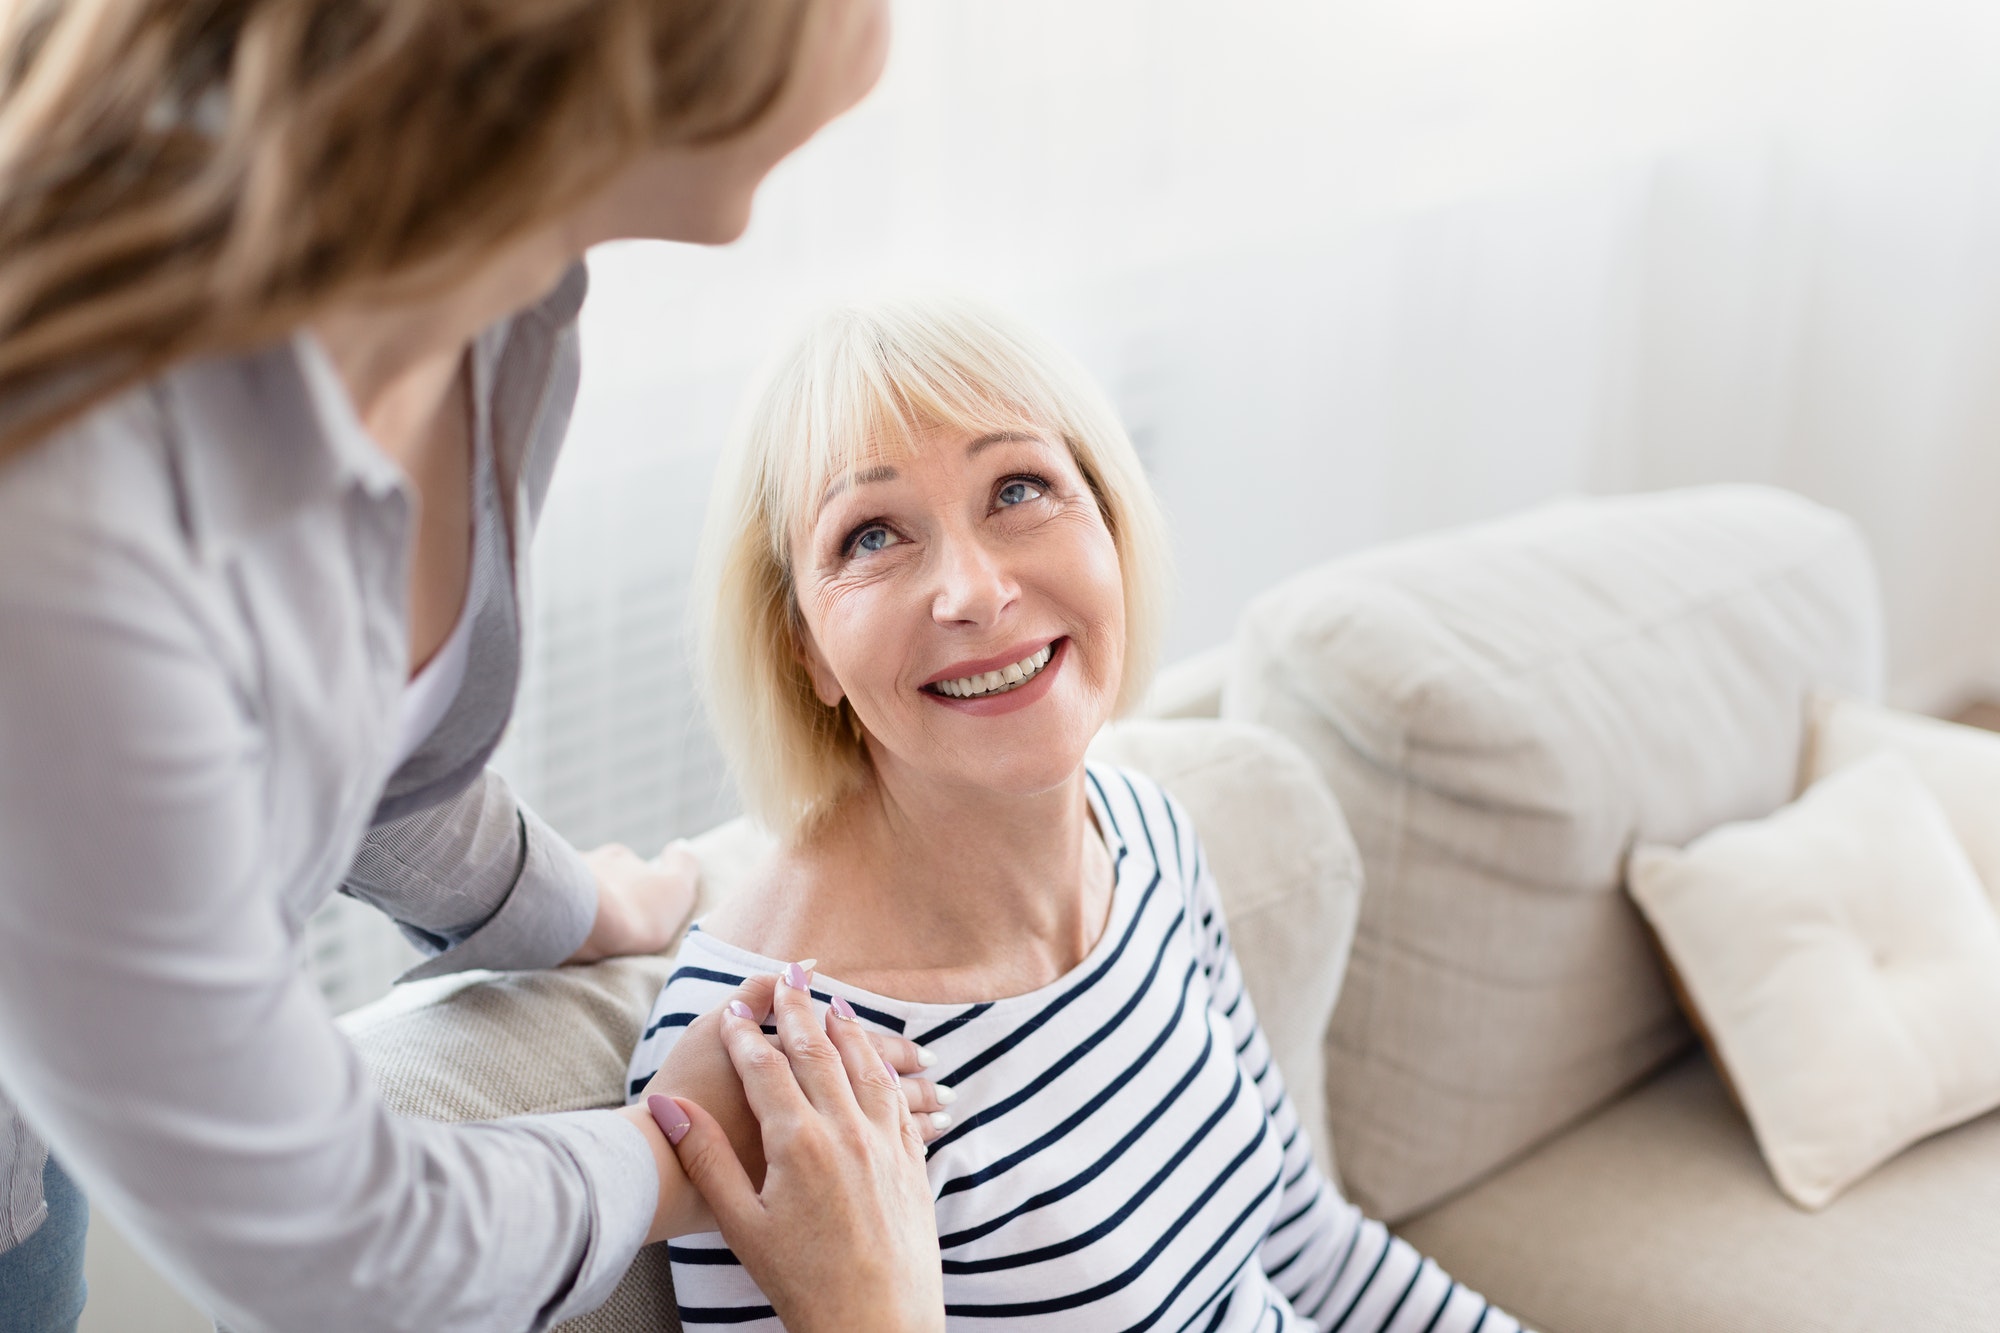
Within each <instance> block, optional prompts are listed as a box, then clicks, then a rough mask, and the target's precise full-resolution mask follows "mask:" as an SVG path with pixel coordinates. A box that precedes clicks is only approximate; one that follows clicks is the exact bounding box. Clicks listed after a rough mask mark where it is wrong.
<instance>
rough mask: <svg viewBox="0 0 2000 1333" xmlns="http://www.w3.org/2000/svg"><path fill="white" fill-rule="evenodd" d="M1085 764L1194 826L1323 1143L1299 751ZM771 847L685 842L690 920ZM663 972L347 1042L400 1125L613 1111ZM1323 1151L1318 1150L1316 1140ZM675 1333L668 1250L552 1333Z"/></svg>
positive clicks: (466, 1010)
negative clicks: (1116, 772) (1170, 805)
mask: <svg viewBox="0 0 2000 1333" xmlns="http://www.w3.org/2000/svg"><path fill="white" fill-rule="evenodd" d="M1097 757H1100V758H1103V759H1106V760H1108V761H1111V762H1116V763H1121V764H1127V765H1130V766H1131V767H1133V768H1136V769H1139V770H1141V771H1143V772H1145V773H1147V774H1148V775H1150V776H1152V777H1153V778H1154V779H1156V780H1157V781H1159V782H1160V783H1161V784H1162V785H1163V786H1165V787H1166V789H1167V790H1168V791H1170V792H1172V793H1173V794H1174V795H1175V796H1176V797H1178V798H1179V799H1180V801H1181V803H1182V804H1183V805H1184V806H1185V807H1186V808H1187V810H1188V813H1189V814H1190V815H1191V816H1192V817H1193V820H1194V825H1195V828H1196V830H1197V831H1198V832H1200V834H1201V836H1202V840H1203V843H1204V845H1205V847H1206V850H1207V852H1208V858H1209V864H1210V865H1211V866H1212V867H1213V869H1214V871H1215V877H1216V883H1217V885H1218V887H1219V888H1220V890H1221V893H1222V900H1223V908H1224V911H1225V913H1226V914H1227V917H1228V921H1229V928H1230V931H1231V934H1232V937H1233V939H1234V943H1235V947H1236V952H1237V956H1238V958H1239V959H1240V960H1241V962H1242V965H1243V972H1244V977H1245V979H1246V981H1247V983H1248V985H1249V988H1250V993H1251V997H1252V999H1253V1000H1255V1002H1256V1003H1257V1005H1258V1010H1259V1014H1260V1017H1261V1018H1262V1019H1263V1022H1264V1025H1265V1031H1266V1033H1267V1035H1268V1037H1269V1039H1270V1042H1271V1046H1272V1049H1273V1052H1274V1054H1275V1055H1276V1057H1277V1060H1278V1064H1279V1067H1280V1068H1281V1069H1282V1070H1283V1071H1284V1073H1285V1076H1286V1079H1287V1081H1288V1082H1289V1084H1290V1085H1291V1087H1292V1088H1293V1089H1294V1091H1295V1093H1296V1094H1297V1095H1298V1096H1299V1099H1300V1106H1299V1111H1300V1115H1301V1117H1302V1118H1304V1119H1305V1120H1306V1122H1307V1123H1308V1124H1309V1125H1313V1126H1314V1127H1315V1128H1320V1127H1321V1125H1322V1123H1323V1117H1321V1116H1320V1115H1318V1114H1317V1112H1316V1110H1315V1109H1313V1108H1316V1106H1317V1096H1316V1090H1317V1089H1318V1088H1319V1087H1320V1086H1321V1084H1322V1078H1321V1071H1320V1064H1319V1060H1320V1055H1319V1034H1320V1032H1321V1031H1322V1030H1323V1029H1324V1027H1325V1025H1326V1018H1327V1010H1328V1009H1329V1008H1330V1007H1331V1006H1332V1003H1333V997H1334V995H1335V993H1336V992H1337V991H1338V990H1339V986H1340V976H1341V971H1342V969H1343V967H1344V966H1345V963H1346V956H1347V945H1348V943H1349V941H1350V940H1351V938H1352V935H1353V930H1354V922H1355V918H1356V915H1357V913H1358V908H1359V898H1360V894H1361V884H1360V877H1359V861H1358V858H1357V856H1356V853H1355V851H1354V845H1353V842H1352V840H1351V839H1350V838H1349V837H1348V834H1347V829H1346V825H1345V824H1344V823H1343V822H1342V820H1341V817H1340V812H1339V810H1338V808H1337V807H1336V806H1335V805H1334V803H1333V800H1332V798H1331V797H1330V796H1329V795H1328V794H1327V792H1326V789H1325V786H1324V784H1323V783H1322V782H1321V781H1320V779H1319V778H1318V776H1317V774H1316V773H1315V771H1314V769H1313V766H1312V765H1311V764H1310V763H1309V762H1308V761H1307V760H1306V759H1305V757H1304V756H1303V755H1301V754H1300V753H1299V752H1298V751H1297V750H1296V749H1294V748H1293V747H1291V746H1290V745H1288V744H1287V743H1286V742H1284V741H1283V740H1281V739H1280V738H1279V737H1277V736H1274V735H1272V734H1271V733H1270V732H1268V731H1265V730H1263V729H1262V728H1259V727H1254V726H1248V725H1244V724H1241V723H1233V724H1232V723H1223V722H1214V721H1176V722H1143V723H1129V724H1125V725H1123V726H1121V727H1118V728H1114V729H1113V730H1112V732H1111V733H1110V734H1108V735H1107V736H1106V737H1105V738H1103V740H1102V741H1101V742H1100V745H1099V750H1098V755H1097ZM768 845H769V844H768V842H767V841H766V840H765V839H764V838H763V837H762V836H761V835H760V834H758V833H757V832H756V830H755V829H754V828H753V827H752V826H751V825H749V824H748V823H747V822H745V821H742V820H737V821H734V822H732V823H730V824H725V825H723V826H722V827H721V828H718V829H715V830H713V831H711V832H709V833H707V834H704V835H703V836H702V837H700V838H697V839H695V840H694V841H693V843H692V846H693V849H694V852H695V855H696V856H697V858H698V859H699V860H700V861H701V865H702V881H703V882H702V897H701V903H700V904H699V905H698V906H697V909H696V910H697V911H698V912H699V911H702V910H706V907H707V906H708V905H711V904H713V903H714V902H716V901H718V900H719V899H720V898H721V897H723V896H724V895H726V894H727V893H728V892H729V891H730V889H731V888H732V887H733V886H734V885H735V884H737V883H739V882H741V880H742V878H743V877H744V875H745V874H747V873H748V871H749V870H750V869H751V868H752V867H753V866H754V865H755V864H756V862H757V860H758V859H759V858H760V857H761V856H762V855H763V854H764V852H765V851H766V850H767V848H768ZM669 970H670V960H669V959H668V958H666V957H646V958H621V959H614V960H612V961H609V962H604V963H597V964H594V965H591V966H588V967H566V968H561V969H558V970H556V971H550V972H524V973H511V974H493V973H475V974H472V975H469V976H465V977H446V978H440V979H438V980H436V981H427V982H417V983H413V984H410V985H406V986H400V987H398V988H397V989H396V991H395V992H394V993H392V994H391V995H390V996H389V997H388V998H386V999H384V1000H381V1001H379V1002H377V1003H375V1004H372V1005H368V1006H366V1007H364V1008H362V1009H358V1010H356V1011H354V1012H353V1013H351V1014H348V1015H346V1016H345V1017H344V1018H343V1019H342V1020H341V1024H342V1026H343V1027H344V1028H345V1029H346V1030H347V1032H348V1034H349V1036H350V1037H351V1038H352V1039H353V1041H354V1044H355V1046H356V1048H357V1049H358V1050H359V1051H360V1053H361V1056H362V1059H363V1060H364V1062H365V1063H366V1064H367V1066H368V1068H369V1070H370V1072H371V1074H372V1075H373V1077H374V1079H375V1082H376V1084H377V1086H378V1087H379V1088H380V1089H381V1091H382V1094H383V1096H384V1098H385V1099H386V1100H387V1101H388V1103H389V1105H390V1106H391V1107H392V1108H393V1109H395V1110H397V1111H400V1112H402V1113H404V1114H408V1115H420V1116H425V1117H429V1118H433V1119H442V1120H476V1119H490V1118H495V1117H499V1116H507V1115H520V1114H530V1113H535V1112H541V1111H566V1110H578V1109H582V1108H586V1107H594V1106H615V1105H619V1104H621V1103H622V1102H623V1100H624V1098H623V1083H624V1076H625V1065H626V1061H627V1060H628V1059H629V1058H630V1057H631V1053H632V1045H633V1043H634V1042H635V1041H636V1040H637V1038H638V1032H639V1025H640V1023H641V1022H642V1021H643V1019H644V1017H645V1015H646V1012H647V1010H648V1008H649V1007H650V1006H651V1005H652V1002H653V998H654V996H655V995H657V994H658V992H659V988H660V986H661V984H662V983H663V982H665V980H666V978H667V974H668V972H669ZM1317 1143H1318V1146H1320V1147H1322V1148H1324V1147H1325V1141H1324V1134H1323V1129H1322V1131H1321V1134H1320V1136H1318V1140H1317ZM1327 1160H1328V1161H1329V1164H1330V1158H1329V1159H1327ZM678 1327H679V1322H678V1320H677V1318H676V1316H675V1313H674V1301H673V1288H672V1283H671V1278H670V1275H669V1270H668V1265H667V1259H666V1247H665V1246H663V1245H655V1246H649V1247H647V1248H646V1249H644V1250H642V1251H641V1252H640V1254H639V1258H638V1260H637V1261H636V1262H635V1263H634V1264H633V1266H632V1269H631V1270H630V1271H629V1272H628V1273H627V1274H626V1276H625V1280H624V1281H623V1282H622V1283H621V1284H620V1285H619V1287H618V1289H617V1291H616V1292H615V1293H614V1294H613V1296H612V1297H611V1299H610V1300H609V1301H608V1302H606V1303H605V1304H604V1305H603V1306H601V1307H599V1308H598V1309H597V1310H594V1311H592V1312H591V1313H589V1314H587V1315H584V1316H582V1317H580V1318H577V1319H573V1320H570V1321H568V1322H567V1323H565V1324H563V1325H561V1328H562V1329H564V1330H567V1333H642V1331H643V1333H660V1331H661V1330H674V1329H677V1328H678Z"/></svg>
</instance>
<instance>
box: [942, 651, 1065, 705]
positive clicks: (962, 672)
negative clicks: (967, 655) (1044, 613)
mask: <svg viewBox="0 0 2000 1333" xmlns="http://www.w3.org/2000/svg"><path fill="white" fill-rule="evenodd" d="M1062 642H1063V640H1062V639H1059V638H1058V639H1029V640H1027V641H1025V642H1023V643H1020V644H1017V645H1015V646H1014V647H1013V648H1010V649H1008V650H1007V651H1006V652H1003V653H996V654H994V655H993V656H991V657H982V658H976V659H968V660H966V661H963V662H954V663H952V664H951V665H950V666H948V667H946V668H945V669H944V670H942V671H940V672H938V673H937V674H936V675H934V676H932V677H931V678H930V679H928V680H926V681H924V682H923V683H922V684H921V685H919V686H918V687H917V688H919V689H921V690H923V691H925V692H926V693H929V694H939V695H943V696H944V697H945V698H948V699H974V698H978V697H980V696H981V695H985V694H993V693H998V692H1000V691H1001V690H1003V689H1004V688H1006V687H1008V686H1015V687H1018V686H1020V685H1022V684H1025V683H1026V682H1027V681H1030V680H1033V679H1034V678H1035V676H1036V675H1037V674H1038V673H1039V672H1040V671H1042V670H1043V669H1044V668H1046V667H1047V666H1048V664H1049V661H1050V659H1051V658H1052V657H1053V656H1054V654H1055V651H1056V649H1057V648H1058V647H1060V646H1061V644H1062Z"/></svg>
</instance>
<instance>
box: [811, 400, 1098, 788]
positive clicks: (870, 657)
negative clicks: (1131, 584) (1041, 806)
mask: <svg viewBox="0 0 2000 1333" xmlns="http://www.w3.org/2000/svg"><path fill="white" fill-rule="evenodd" d="M792 560H793V568H794V569H795V570H796V575H795V578H796V584H797V589H798V599H799V607H800V610H801V612H802V613H803V616H804V620H805V626H806V631H807V635H806V643H805V645H804V646H803V650H802V651H803V655H804V657H805V660H806V665H807V668H808V670H809V671H810V672H811V674H812V678H813V686H814V689H815V691H816V692H817V693H818V695H819V697H820V699H821V701H822V702H824V703H826V704H828V705H832V704H836V703H838V702H839V701H840V700H841V699H842V698H845V699H847V700H848V701H849V703H850V705H851V706H852V708H853V709H854V712H855V715H856V716H857V717H859V718H860V720H861V724H862V727H863V728H864V730H865V731H866V733H867V736H868V740H869V749H870V752H871V755H872V757H873V759H874V763H875V768H876V771H877V773H878V774H880V775H881V777H882V779H883V781H884V782H885V783H887V784H890V785H891V786H892V788H893V787H894V786H895V785H896V784H897V783H898V782H920V783H923V784H924V785H925V786H926V788H927V789H929V790H933V791H935V790H939V789H942V788H950V789H953V790H957V791H960V792H962V793H976V792H988V793H994V794H1011V795H1026V794H1032V793H1035V792H1041V791H1047V790H1049V789H1051V788H1053V787H1056V786H1058V785H1060V784H1061V783H1062V782H1064V781H1066V780H1067V779H1069V778H1070V777H1072V776H1073V775H1074V774H1075V772H1076V770H1077V767H1078V765H1080V764H1081V763H1082V762H1083V753H1084V748H1085V747H1086V746H1087V745H1089V743H1090V740H1091V738H1092V737H1093V736H1095V735H1096V734H1097V730H1098V728H1099V727H1101V726H1103V725H1104V723H1105V722H1106V721H1107V720H1108V719H1109V718H1110V716H1111V711H1112V708H1113V706H1114V704H1115V703H1116V701H1117V698H1118V690H1119V685H1120V682H1121V681H1122V680H1123V678H1124V668H1125V595H1124V585H1123V583H1122V581H1121V579H1120V577H1119V567H1118V552H1117V548H1116V547H1115V545H1114V544H1113V542H1112V539H1111V532H1110V530H1109V529H1108V528H1107V527H1106V526H1105V522H1104V517H1103V515H1102V514H1101V513H1099V511H1098V507H1097V501H1096V498H1095V497H1094V496H1093V495H1092V494H1091V490H1090V487H1089V486H1088V485H1087V484H1086V483H1085V481H1084V478H1083V474H1082V472H1081V471H1080V469H1079V468H1078V467H1077V464H1076V460H1075V459H1074V458H1073V457H1072V456H1071V455H1070V451H1069V449H1068V448H1067V447H1066V446H1065V445H1063V444H1062V443H1061V442H1060V441H1055V440H1051V439H1048V438H1046V437H1044V436H1041V435H1038V434H1031V433H1027V432H1008V433H1003V434H997V435H983V436H976V435H973V434H971V433H968V432H966V431H963V430H955V429H937V430H933V431H930V432H927V433H926V434H925V435H924V436H922V437H921V439H920V444H919V447H918V448H917V450H916V451H915V453H914V455H913V456H912V457H910V458H908V459H897V460H894V461H887V460H885V461H883V462H881V463H880V464H873V465H867V464H865V465H864V466H863V467H862V468H861V469H860V470H859V471H858V472H857V473H856V474H855V476H854V479H853V482H852V484H844V483H841V482H836V483H834V485H832V486H831V487H829V488H828V490H827V492H826V493H825V496H824V498H823V500H822V501H821V503H820V508H819V510H818V512H817V513H815V514H809V515H807V516H806V519H805V522H804V523H803V524H801V526H800V529H799V531H798V532H797V533H796V535H795V536H794V538H793V542H792Z"/></svg>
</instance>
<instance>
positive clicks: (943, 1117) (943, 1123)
mask: <svg viewBox="0 0 2000 1333" xmlns="http://www.w3.org/2000/svg"><path fill="white" fill-rule="evenodd" d="M931 1128H932V1129H950V1128H951V1116H950V1115H949V1114H948V1113H946V1112H944V1111H932V1112H931Z"/></svg>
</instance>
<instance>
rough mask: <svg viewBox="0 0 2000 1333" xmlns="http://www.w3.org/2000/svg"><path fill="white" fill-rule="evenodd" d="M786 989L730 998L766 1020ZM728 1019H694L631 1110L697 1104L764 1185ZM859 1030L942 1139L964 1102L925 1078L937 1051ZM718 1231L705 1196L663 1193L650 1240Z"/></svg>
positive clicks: (759, 980)
mask: <svg viewBox="0 0 2000 1333" xmlns="http://www.w3.org/2000/svg"><path fill="white" fill-rule="evenodd" d="M811 965H812V964H811V962H810V961H808V962H806V963H804V964H801V966H802V967H803V968H807V969H810V967H811ZM785 989H789V988H787V987H781V986H779V985H778V978H776V977H774V976H769V975H765V976H755V977H751V978H749V979H748V980H746V981H745V982H744V983H743V985H742V986H740V987H739V988H738V989H737V991H736V993H735V994H734V995H732V996H730V1000H731V1001H733V1002H735V1003H739V1004H742V1005H743V1006H744V1007H745V1008H746V1009H748V1010H749V1011H750V1012H751V1013H752V1014H753V1015H755V1016H756V1017H757V1019H758V1020H759V1022H761V1021H762V1020H763V1019H764V1018H765V1017H766V1016H768V1015H769V1014H770V1013H771V1012H772V1009H773V1005H774V1002H775V1000H776V998H777V992H778V991H780V990H785ZM801 993H804V992H801ZM808 1003H810V1002H808ZM829 1012H831V1011H829ZM726 1017H727V1007H726V1005H725V1006H721V1007H718V1008H716V1009H714V1010H713V1011H711V1012H709V1013H706V1014H703V1015H702V1016H701V1017H700V1018H697V1019H696V1020H695V1021H694V1022H692V1023H690V1024H689V1025H688V1028H687V1031H686V1032H684V1033H682V1034H681V1038H680V1040H679V1041H677V1042H675V1043H674V1045H673V1049H672V1050H670V1051H668V1052H667V1058H666V1061H665V1063H663V1064H662V1065H661V1066H660V1068H659V1072H657V1073H655V1074H654V1075H653V1077H652V1081H651V1082H649V1083H647V1084H646V1090H645V1092H644V1093H643V1094H641V1096H640V1098H639V1104H638V1105H637V1106H634V1107H630V1108H627V1109H628V1110H632V1111H636V1112H638V1116H637V1118H636V1119H637V1120H639V1121H643V1120H644V1119H645V1110H644V1107H645V1104H646V1102H647V1101H648V1099H650V1098H652V1097H655V1096H661V1095H665V1096H670V1097H674V1098H678V1099H682V1100H686V1101H692V1102H697V1103H699V1104H700V1105H701V1106H702V1107H703V1108H704V1109H705V1110H706V1111H707V1112H708V1114H709V1117H710V1118H711V1119H712V1120H714V1121H715V1122H716V1123H717V1124H719V1125H721V1126H722V1130H723V1133H724V1134H725V1135H726V1136H727V1137H728V1139H729V1142H730V1145H731V1146H732V1148H733V1149H734V1150H735V1153H736V1158H737V1161H738V1162H739V1163H740V1164H741V1165H742V1168H743V1171H744V1173H745V1174H746V1175H747V1176H748V1177H749V1179H750V1181H751V1183H752V1184H753V1185H761V1184H762V1183H763V1181H764V1171H765V1164H764V1139H763V1136H762V1133H761V1132H760V1129H759V1126H758V1123H757V1116H756V1115H755V1113H754V1112H753V1110H752V1107H751V1103H750V1101H749V1100H748V1099H747V1098H746V1097H745V1095H744V1086H743V1080H742V1079H741V1078H740V1077H739V1076H738V1073H737V1065H736V1063H735V1059H734V1056H733V1055H732V1054H731V1052H730V1050H729V1048H728V1033H727V1031H726V1029H725V1027H724V1020H725V1018H726ZM856 1026H857V1027H858V1026H859V1025H856ZM860 1030H861V1032H862V1034H863V1036H864V1038H865V1039H866V1040H867V1041H868V1042H869V1043H870V1044H872V1045H873V1046H874V1048H875V1050H876V1051H877V1053H878V1054H879V1055H880V1057H881V1058H882V1059H884V1060H886V1061H888V1063H889V1064H890V1066H891V1067H892V1068H894V1069H895V1070H896V1072H897V1074H898V1075H899V1077H900V1079H901V1087H902V1090H903V1100H904V1102H905V1103H906V1104H907V1105H908V1107H909V1108H910V1112H911V1114H912V1115H914V1116H915V1117H916V1123H917V1128H918V1130H919V1131H920V1132H921V1134H922V1135H923V1136H924V1138H925V1139H926V1140H929V1139H933V1138H936V1137H937V1136H938V1135H940V1134H942V1133H944V1131H945V1130H947V1129H949V1128H950V1127H951V1113H950V1112H949V1111H947V1110H946V1109H945V1108H946V1107H947V1106H949V1105H950V1104H952V1103H953V1102H956V1101H957V1100H958V1094H957V1093H955V1092H953V1091H952V1090H951V1089H950V1088H940V1087H939V1086H937V1085H936V1084H935V1083H933V1082H931V1080H930V1079H928V1078H924V1077H921V1071H922V1070H923V1069H924V1068H925V1067H926V1066H927V1065H928V1064H930V1063H931V1062H932V1056H931V1054H930V1053H929V1052H928V1051H925V1050H923V1049H922V1048H921V1047H919V1046H918V1045H917V1044H916V1043H915V1042H912V1041H908V1040H905V1039H904V1038H902V1037H896V1036H891V1035H890V1034H889V1033H886V1032H875V1031H872V1030H870V1029H867V1028H861V1029H860ZM758 1035H759V1037H760V1038H761V1039H762V1040H763V1041H764V1042H765V1044H766V1045H767V1046H768V1045H769V1044H770V1038H768V1037H763V1034H762V1032H761V1030H760V1031H759V1033H758ZM713 1230H715V1219H714V1215H713V1214H712V1213H710V1212H709V1210H708V1205H707V1203H706V1202H705V1201H704V1200H703V1199H702V1198H701V1196H700V1195H699V1194H696V1193H694V1192H693V1191H686V1192H684V1193H683V1194H682V1195H681V1196H680V1197H674V1196H672V1195H671V1194H668V1193H665V1192H663V1194H662V1196H661V1208H660V1215H659V1217H658V1218H657V1219H656V1221H655V1223H654V1234H653V1235H651V1236H650V1237H649V1238H648V1239H650V1240H659V1239H662V1238H663V1237H666V1236H685V1235H688V1234H690V1233H693V1232H701V1231H713Z"/></svg>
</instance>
